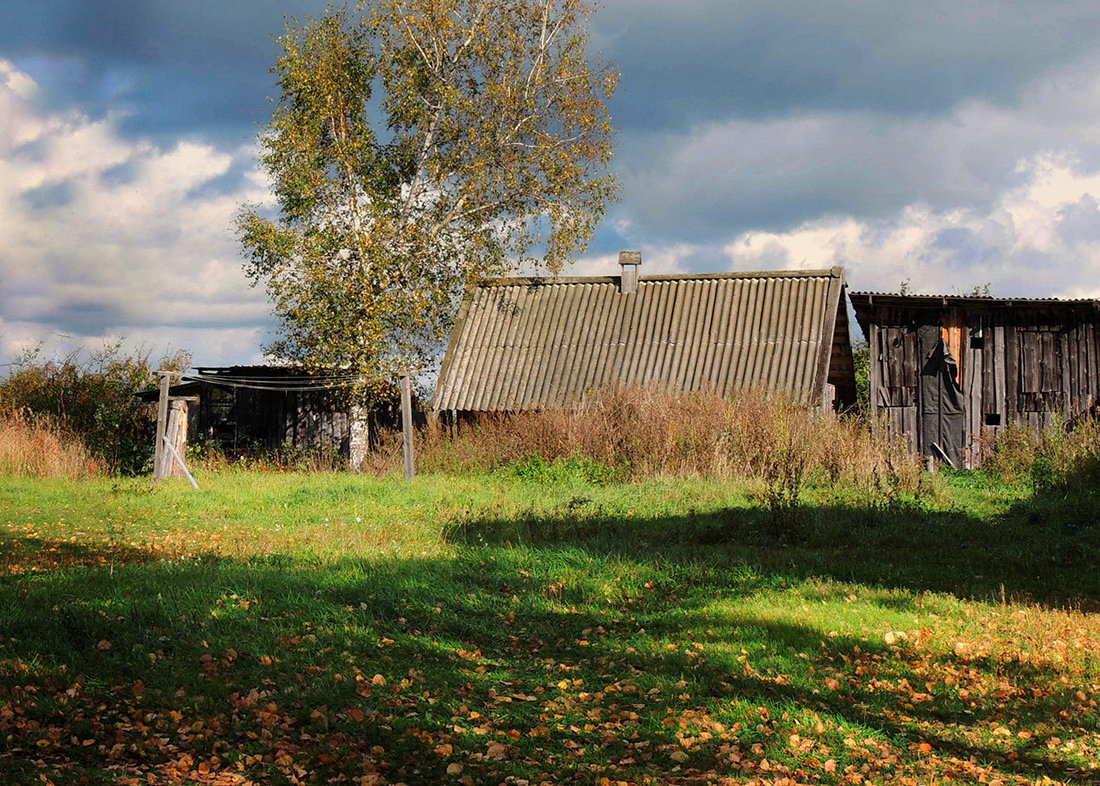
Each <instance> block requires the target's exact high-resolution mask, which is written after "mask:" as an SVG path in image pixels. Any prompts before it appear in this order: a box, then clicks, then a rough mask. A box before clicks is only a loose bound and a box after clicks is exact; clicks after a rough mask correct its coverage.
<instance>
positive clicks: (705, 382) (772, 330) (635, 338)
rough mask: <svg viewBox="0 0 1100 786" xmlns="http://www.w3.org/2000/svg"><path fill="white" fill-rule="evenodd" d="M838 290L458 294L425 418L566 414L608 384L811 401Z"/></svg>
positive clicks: (731, 284) (586, 283) (509, 288)
mask: <svg viewBox="0 0 1100 786" xmlns="http://www.w3.org/2000/svg"><path fill="white" fill-rule="evenodd" d="M843 285H844V271H843V269H842V268H832V269H830V270H809V271H780V272H761V273H722V274H702V275H684V276H643V277H641V278H640V279H639V282H638V290H637V292H635V293H633V294H625V295H624V294H622V293H621V292H620V291H619V278H618V277H600V278H579V277H572V278H557V279H497V280H491V281H486V282H484V283H482V284H480V285H478V286H476V287H473V288H471V289H470V290H469V291H467V293H466V297H465V299H464V301H463V305H462V310H461V312H460V313H459V318H458V322H457V324H456V326H455V330H454V333H453V335H452V336H451V342H450V345H449V346H448V348H447V354H446V357H445V358H444V361H443V368H442V370H441V372H440V376H439V382H438V385H437V387H436V394H435V398H434V400H433V402H432V405H433V407H434V408H435V409H436V410H465V411H490V412H491V411H498V412H499V411H515V410H525V409H539V408H544V407H563V406H564V407H567V406H571V405H574V404H576V403H578V402H579V401H580V400H581V399H582V398H583V397H584V396H585V394H587V393H589V392H591V391H593V390H596V389H599V388H601V387H604V386H606V385H612V384H635V383H639V384H655V385H659V386H662V387H665V388H668V389H671V390H675V391H697V390H704V389H710V390H714V391H716V392H718V393H720V394H722V395H727V394H729V393H730V392H732V391H734V390H737V389H742V388H745V387H749V386H761V387H766V388H768V389H772V390H780V391H785V392H788V393H790V394H792V395H793V396H794V397H796V398H797V399H799V400H801V401H804V402H810V401H816V400H820V397H821V395H822V394H823V392H824V386H825V378H826V374H827V373H828V363H829V351H830V347H831V342H832V337H833V326H834V322H835V320H836V314H837V308H838V304H839V302H840V296H841V291H842V289H843Z"/></svg>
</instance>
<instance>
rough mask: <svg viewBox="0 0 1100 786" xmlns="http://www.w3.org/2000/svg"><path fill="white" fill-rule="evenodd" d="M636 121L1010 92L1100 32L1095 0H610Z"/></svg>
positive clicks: (613, 50) (1086, 48)
mask: <svg viewBox="0 0 1100 786" xmlns="http://www.w3.org/2000/svg"><path fill="white" fill-rule="evenodd" d="M594 25H595V29H596V30H597V31H598V34H599V35H598V40H599V42H600V43H601V45H602V48H603V53H604V56H605V58H606V59H609V60H613V61H615V62H616V63H617V64H618V65H619V68H620V70H621V72H622V76H623V80H622V84H621V86H620V88H619V92H618V95H617V96H616V98H615V104H614V109H615V119H616V121H617V122H618V123H619V124H620V125H622V126H623V127H624V128H627V129H630V128H635V127H640V128H650V129H653V128H675V127H682V126H684V125H687V124H691V123H697V122H703V121H708V120H713V119H716V118H728V117H738V118H759V117H764V116H775V115H787V114H790V113H792V112H805V111H811V110H861V109H866V110H873V111H875V112H882V113H889V114H901V115H908V114H936V113H941V112H944V111H946V110H948V109H949V108H950V107H952V106H953V105H954V104H956V103H957V102H959V101H961V100H965V99H967V98H972V97H976V96H981V97H983V98H985V99H987V100H997V101H1006V102H1010V101H1012V100H1013V99H1014V97H1015V96H1016V95H1017V94H1018V92H1019V90H1020V89H1021V87H1022V86H1024V85H1026V84H1027V83H1028V82H1029V81H1030V80H1032V79H1033V78H1035V77H1036V76H1037V75H1038V74H1041V73H1043V72H1045V71H1047V70H1048V69H1051V68H1055V67H1058V66H1060V65H1062V64H1065V63H1069V62H1073V61H1074V60H1076V59H1078V58H1079V57H1081V56H1083V55H1084V54H1085V53H1088V52H1090V51H1092V50H1093V49H1094V48H1095V47H1096V46H1097V43H1098V42H1100V11H1098V7H1097V5H1096V3H1095V2H1094V0H1066V1H1064V2H1042V3H1025V2H1002V1H1001V0H975V1H974V2H958V1H957V0H934V1H933V2H911V1H910V0H890V1H889V2H875V3H868V2H865V1H864V0H845V1H844V2H821V0H776V1H775V2H768V3H760V2H755V1H754V0H741V1H734V2H731V1H730V0H682V2H677V3H668V2H664V0H610V1H609V2H608V3H607V5H606V7H604V8H603V9H601V10H600V11H599V12H598V13H597V15H596V16H595V21H594Z"/></svg>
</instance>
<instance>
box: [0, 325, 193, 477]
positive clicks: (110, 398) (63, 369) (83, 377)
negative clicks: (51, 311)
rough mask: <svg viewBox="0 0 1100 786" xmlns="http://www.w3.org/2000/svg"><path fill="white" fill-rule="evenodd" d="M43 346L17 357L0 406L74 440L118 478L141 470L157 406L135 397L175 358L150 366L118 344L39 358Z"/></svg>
mask: <svg viewBox="0 0 1100 786" xmlns="http://www.w3.org/2000/svg"><path fill="white" fill-rule="evenodd" d="M40 354H41V347H39V348H38V349H35V350H32V351H29V352H27V353H26V354H24V355H23V356H22V357H20V358H18V359H17V360H16V361H15V362H14V363H13V366H14V371H13V372H12V373H11V374H10V375H9V376H8V377H7V378H6V379H4V380H2V381H0V404H2V406H3V407H4V409H5V411H6V412H8V413H15V412H19V413H22V415H23V416H24V418H25V419H26V421H27V422H29V423H32V424H34V425H35V426H38V427H41V428H45V429H47V430H51V429H52V430H54V431H57V432H64V433H68V434H71V435H75V436H76V437H77V438H79V439H80V441H81V442H82V443H83V444H84V446H85V447H86V448H87V450H88V452H89V453H90V454H91V455H92V456H93V457H94V458H95V459H96V460H97V461H99V462H101V463H102V464H103V465H104V466H105V467H107V468H108V469H109V470H111V471H113V472H120V473H122V474H131V475H132V474H138V473H141V472H143V471H145V470H146V468H147V464H148V462H149V461H150V460H151V458H152V455H153V435H154V430H155V408H154V407H152V406H151V405H149V404H147V403H145V402H143V401H140V400H139V399H137V398H135V397H134V394H135V393H137V392H139V391H142V390H147V389H149V388H151V387H155V386H156V384H157V380H156V369H157V368H159V369H164V370H180V369H182V368H186V367H187V366H188V365H189V363H190V356H189V355H188V354H187V353H185V352H178V353H176V354H175V355H173V356H171V357H166V358H163V359H162V360H161V361H160V363H159V364H158V365H157V367H156V368H154V366H153V365H152V363H151V362H150V361H149V356H148V354H142V353H138V354H135V355H127V354H126V353H124V352H123V349H122V342H121V341H118V342H116V343H114V344H112V345H110V346H108V347H106V348H105V349H102V350H100V351H98V352H94V353H92V354H90V355H86V356H85V355H84V354H83V353H80V352H77V353H73V354H72V355H69V356H68V357H67V358H65V359H64V360H61V361H54V360H49V361H42V360H40V357H39V356H40Z"/></svg>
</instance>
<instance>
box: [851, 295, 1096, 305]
mask: <svg viewBox="0 0 1100 786" xmlns="http://www.w3.org/2000/svg"><path fill="white" fill-rule="evenodd" d="M848 297H850V298H851V299H852V301H853V302H855V301H856V300H858V301H860V303H864V302H866V303H872V302H874V301H876V300H877V301H880V302H883V303H893V304H896V303H902V302H906V303H913V304H915V305H937V304H964V303H966V304H975V305H988V306H1006V307H1007V306H1014V305H1016V304H1018V303H1023V304H1025V305H1029V304H1035V305H1040V306H1042V305H1047V304H1051V305H1059V304H1063V303H1064V304H1067V305H1080V306H1100V300H1097V299H1096V298H1058V297H993V296H992V295H928V294H920V295H916V294H911V293H908V292H907V293H905V294H902V293H900V292H869V291H866V292H865V291H859V292H849V293H848Z"/></svg>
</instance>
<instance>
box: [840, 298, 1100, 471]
mask: <svg viewBox="0 0 1100 786" xmlns="http://www.w3.org/2000/svg"><path fill="white" fill-rule="evenodd" d="M899 298H900V296H899ZM899 298H894V302H890V303H884V304H877V303H876V304H874V305H873V306H871V303H870V301H869V300H868V301H867V305H865V306H862V307H863V308H864V309H865V312H864V313H862V314H861V316H860V318H861V322H864V323H865V331H866V332H867V334H868V344H869V349H870V352H871V358H870V360H871V363H870V366H871V367H870V375H869V376H870V387H871V389H870V396H871V404H872V407H873V408H874V409H875V411H877V412H879V413H880V414H881V415H882V416H883V417H884V419H885V420H886V422H887V423H888V424H889V428H890V429H891V430H892V431H894V432H895V433H899V434H901V433H907V434H908V435H909V440H910V444H911V445H913V446H917V445H920V444H921V441H920V434H919V433H917V431H918V429H919V424H920V418H919V416H918V415H919V412H920V407H921V401H920V397H919V390H920V387H919V384H918V383H919V375H920V373H921V364H922V362H923V358H921V357H919V354H918V352H917V341H916V327H917V325H918V324H922V323H923V324H928V320H929V319H932V320H933V321H938V323H939V324H940V325H941V327H942V328H943V336H944V341H945V344H946V345H947V346H948V348H949V350H950V351H951V352H952V355H953V356H954V357H955V358H956V359H957V360H958V362H959V368H960V379H959V381H960V384H961V388H962V394H963V401H964V404H965V406H966V410H967V411H966V415H965V419H964V428H965V447H966V449H965V451H964V457H965V458H964V461H965V463H966V465H967V466H971V467H976V466H979V465H980V462H981V456H982V450H983V443H985V444H988V443H989V442H990V441H991V440H992V439H995V438H996V437H997V435H998V434H1000V433H1001V432H1002V431H1003V430H1004V429H1006V428H1008V427H1009V426H1012V425H1015V426H1023V427H1028V428H1032V429H1041V428H1046V427H1049V426H1051V425H1052V424H1053V423H1055V422H1056V421H1057V419H1058V418H1059V417H1064V418H1066V419H1067V420H1069V421H1072V420H1073V419H1074V418H1076V417H1079V416H1081V415H1082V414H1084V413H1088V412H1095V411H1096V410H1097V408H1098V405H1100V340H1098V338H1100V310H1098V309H1097V308H1096V307H1095V305H1093V304H1091V303H1084V304H1082V303H1071V302H1063V303H1061V304H1059V303H1056V302H1050V303H1041V304H1039V305H1031V304H1028V305H1015V304H1008V303H1007V301H993V302H990V303H987V304H974V303H973V302H970V303H963V304H961V305H960V304H959V303H958V302H957V301H956V302H952V303H950V305H949V304H948V301H947V299H944V301H943V303H942V304H934V305H933V304H929V303H928V301H930V300H932V299H931V298H924V299H923V300H924V302H923V303H919V302H918V303H915V304H914V305H899V304H898V302H897V301H898V299H899ZM853 300H855V298H853ZM913 300H914V301H920V300H921V298H920V297H916V298H913ZM933 303H934V301H933ZM859 308H860V304H859V303H857V311H858V310H859Z"/></svg>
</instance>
